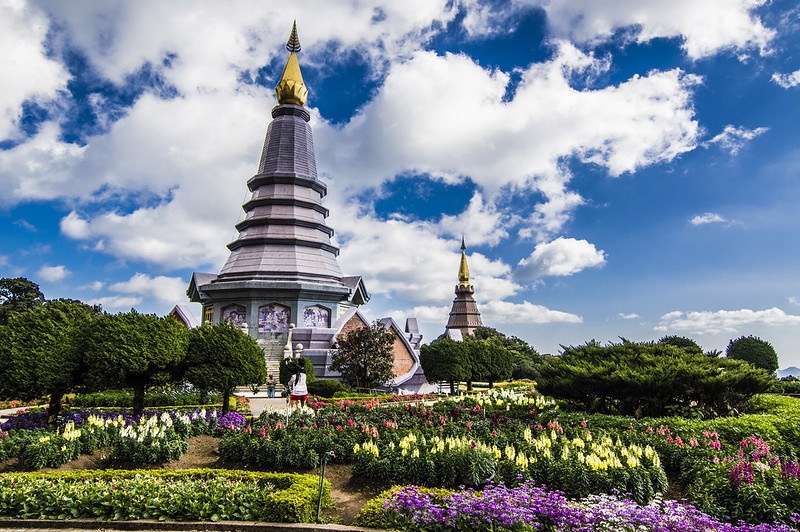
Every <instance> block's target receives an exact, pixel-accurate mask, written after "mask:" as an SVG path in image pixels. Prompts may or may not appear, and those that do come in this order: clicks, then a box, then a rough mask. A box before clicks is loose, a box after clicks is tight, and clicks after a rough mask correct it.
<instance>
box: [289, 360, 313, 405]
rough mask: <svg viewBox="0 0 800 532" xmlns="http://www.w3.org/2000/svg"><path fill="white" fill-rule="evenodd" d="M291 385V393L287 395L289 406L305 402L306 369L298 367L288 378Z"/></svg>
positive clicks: (306, 393)
mask: <svg viewBox="0 0 800 532" xmlns="http://www.w3.org/2000/svg"><path fill="white" fill-rule="evenodd" d="M289 383H290V384H291V385H292V394H291V395H290V396H289V407H290V408H296V407H297V406H298V405H299V406H301V407H302V406H303V405H304V404H306V399H307V398H308V387H306V369H305V368H302V367H301V368H298V370H297V373H295V374H294V377H292V378H291V379H290V380H289Z"/></svg>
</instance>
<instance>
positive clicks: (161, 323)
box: [84, 310, 187, 413]
mask: <svg viewBox="0 0 800 532" xmlns="http://www.w3.org/2000/svg"><path fill="white" fill-rule="evenodd" d="M186 341H187V330H186V328H185V327H184V326H183V325H181V324H179V323H178V322H177V321H175V320H174V319H172V318H159V317H158V316H155V315H154V314H139V313H138V312H136V311H135V310H131V311H130V312H128V313H125V314H101V315H99V316H96V317H95V318H94V319H93V320H92V323H91V326H90V327H89V328H88V331H87V334H86V338H85V344H84V346H85V347H84V348H85V362H86V373H85V382H86V383H87V385H88V386H90V387H108V388H112V387H125V388H133V411H134V412H136V413H138V412H141V411H142V410H143V409H144V394H145V390H146V388H147V387H148V386H153V385H157V384H164V383H166V382H170V381H171V380H174V375H175V372H176V370H177V368H178V367H179V365H180V364H181V362H182V361H183V359H184V358H185V357H186Z"/></svg>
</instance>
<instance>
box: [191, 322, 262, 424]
mask: <svg viewBox="0 0 800 532" xmlns="http://www.w3.org/2000/svg"><path fill="white" fill-rule="evenodd" d="M185 367H186V371H185V374H184V375H185V378H186V380H188V381H189V382H191V383H192V384H193V385H194V386H195V387H197V388H199V389H201V390H218V391H219V392H221V393H222V415H225V414H227V413H228V410H229V408H230V407H229V399H230V396H231V394H232V393H233V389H234V388H236V386H244V385H245V384H250V383H253V382H264V380H265V379H266V377H267V367H266V364H265V363H264V351H262V350H261V348H260V347H259V346H258V344H257V343H256V341H255V340H254V339H253V338H251V337H250V336H248V335H247V334H245V333H244V332H242V330H241V329H239V328H238V327H236V326H235V325H233V324H232V323H229V322H228V323H218V324H216V325H203V326H201V327H197V328H195V329H191V330H190V331H189V339H188V344H187V348H186V360H185Z"/></svg>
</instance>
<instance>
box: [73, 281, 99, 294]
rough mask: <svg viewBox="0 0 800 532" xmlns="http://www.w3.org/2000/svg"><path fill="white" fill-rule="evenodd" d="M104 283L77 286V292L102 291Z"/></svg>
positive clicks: (96, 282) (95, 282) (97, 282)
mask: <svg viewBox="0 0 800 532" xmlns="http://www.w3.org/2000/svg"><path fill="white" fill-rule="evenodd" d="M104 286H105V283H104V282H102V281H94V282H93V283H89V284H85V285H83V286H79V287H78V290H92V291H94V292H99V291H100V290H102V289H103V287H104Z"/></svg>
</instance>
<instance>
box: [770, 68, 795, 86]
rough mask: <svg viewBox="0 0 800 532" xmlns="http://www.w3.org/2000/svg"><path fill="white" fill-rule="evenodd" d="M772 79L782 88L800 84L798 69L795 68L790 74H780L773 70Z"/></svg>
mask: <svg viewBox="0 0 800 532" xmlns="http://www.w3.org/2000/svg"><path fill="white" fill-rule="evenodd" d="M772 81H774V82H775V83H777V84H778V85H779V86H781V87H783V88H784V89H791V88H792V87H796V86H798V85H800V70H795V71H794V72H792V73H791V74H780V73H778V72H775V73H774V74H772Z"/></svg>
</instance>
